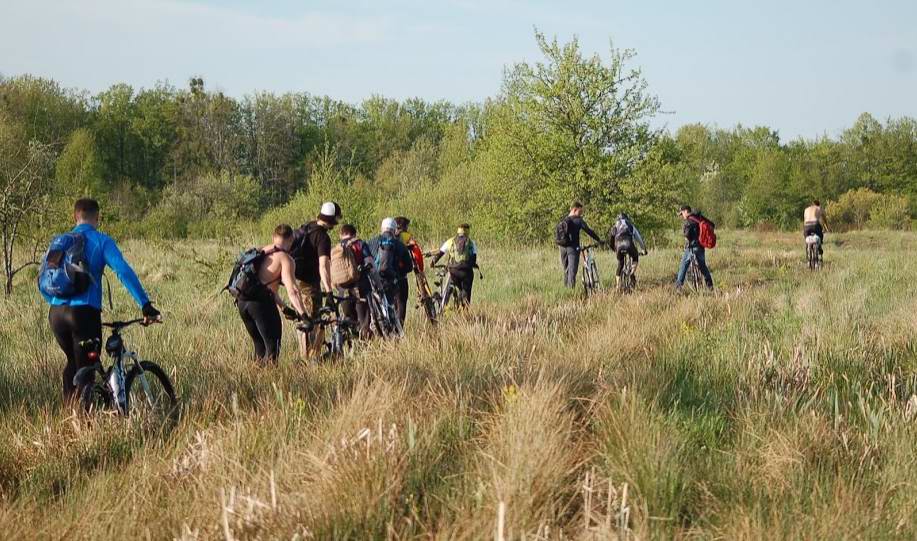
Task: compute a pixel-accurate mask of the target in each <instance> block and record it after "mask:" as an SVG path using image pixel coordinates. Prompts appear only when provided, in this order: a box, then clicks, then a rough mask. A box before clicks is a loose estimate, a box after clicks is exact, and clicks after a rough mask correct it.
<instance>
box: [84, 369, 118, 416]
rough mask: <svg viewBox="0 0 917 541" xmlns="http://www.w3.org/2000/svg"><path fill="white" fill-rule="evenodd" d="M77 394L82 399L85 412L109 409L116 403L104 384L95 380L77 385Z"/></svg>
mask: <svg viewBox="0 0 917 541" xmlns="http://www.w3.org/2000/svg"><path fill="white" fill-rule="evenodd" d="M76 396H77V397H78V399H79V401H80V408H82V410H83V411H85V412H87V413H88V412H92V411H99V410H107V409H110V408H111V407H112V405H113V404H114V397H113V396H112V395H111V392H109V391H106V390H105V387H104V384H103V383H99V382H97V381H95V377H93V381H92V383H87V384H84V385H80V386H79V387H77V390H76Z"/></svg>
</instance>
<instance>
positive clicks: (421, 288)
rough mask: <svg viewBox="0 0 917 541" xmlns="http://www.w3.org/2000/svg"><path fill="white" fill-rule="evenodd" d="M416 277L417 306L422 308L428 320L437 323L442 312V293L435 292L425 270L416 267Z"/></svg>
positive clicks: (432, 323)
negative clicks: (440, 299)
mask: <svg viewBox="0 0 917 541" xmlns="http://www.w3.org/2000/svg"><path fill="white" fill-rule="evenodd" d="M414 279H415V281H416V282H417V306H416V308H422V309H423V313H424V315H425V316H426V317H427V321H429V322H430V324H431V325H436V322H437V319H438V318H439V314H440V302H439V298H440V293H439V292H438V291H437V292H433V290H432V289H431V288H430V283H429V282H428V281H427V275H426V274H424V272H423V271H421V270H418V269H417V268H415V269H414Z"/></svg>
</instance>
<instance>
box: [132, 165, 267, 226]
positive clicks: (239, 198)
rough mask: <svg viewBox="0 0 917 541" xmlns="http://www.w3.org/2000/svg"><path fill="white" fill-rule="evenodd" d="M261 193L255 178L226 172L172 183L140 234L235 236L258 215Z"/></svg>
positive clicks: (151, 212) (145, 221) (145, 222)
mask: <svg viewBox="0 0 917 541" xmlns="http://www.w3.org/2000/svg"><path fill="white" fill-rule="evenodd" d="M258 192H259V187H258V183H257V182H255V180H254V179H253V178H252V177H249V176H244V175H233V174H230V173H226V172H223V173H220V174H207V175H204V176H202V177H198V178H197V179H195V180H193V181H191V182H182V183H175V184H171V185H169V186H168V187H167V188H166V189H165V190H164V191H163V195H162V199H160V201H159V203H158V204H157V205H156V206H155V207H154V208H153V210H152V211H150V213H149V214H148V215H147V217H146V219H145V220H144V224H143V226H142V228H141V229H140V232H141V234H146V235H151V236H159V237H163V238H180V237H186V236H188V235H189V234H190V233H193V232H196V233H202V232H207V235H206V236H208V237H219V236H223V235H227V234H232V233H233V232H235V231H236V230H238V227H237V226H239V225H245V224H247V223H248V222H249V221H250V220H252V219H254V217H255V215H256V214H257V213H258ZM205 222H206V223H207V224H206V225H203V224H204V223H205Z"/></svg>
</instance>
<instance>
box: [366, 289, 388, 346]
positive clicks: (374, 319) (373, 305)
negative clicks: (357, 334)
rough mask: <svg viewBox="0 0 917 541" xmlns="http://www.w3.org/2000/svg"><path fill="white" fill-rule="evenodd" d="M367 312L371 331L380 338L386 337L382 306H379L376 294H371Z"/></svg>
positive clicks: (386, 328)
mask: <svg viewBox="0 0 917 541" xmlns="http://www.w3.org/2000/svg"><path fill="white" fill-rule="evenodd" d="M369 314H370V318H371V326H372V327H373V331H374V332H375V333H376V334H377V335H378V336H379V337H380V338H388V336H389V335H388V327H387V325H386V322H385V315H384V314H383V312H382V307H381V306H379V299H378V296H377V295H373V296H372V297H371V298H370V300H369Z"/></svg>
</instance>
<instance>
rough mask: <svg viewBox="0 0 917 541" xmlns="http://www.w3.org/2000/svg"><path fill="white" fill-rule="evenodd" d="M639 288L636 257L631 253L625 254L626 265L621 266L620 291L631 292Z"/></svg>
mask: <svg viewBox="0 0 917 541" xmlns="http://www.w3.org/2000/svg"><path fill="white" fill-rule="evenodd" d="M636 288H637V270H636V268H635V267H634V258H632V257H631V256H630V254H629V253H625V254H624V265H623V267H622V268H621V280H620V281H619V282H618V291H620V292H621V293H631V292H632V291H633V290H634V289H636Z"/></svg>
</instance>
